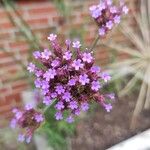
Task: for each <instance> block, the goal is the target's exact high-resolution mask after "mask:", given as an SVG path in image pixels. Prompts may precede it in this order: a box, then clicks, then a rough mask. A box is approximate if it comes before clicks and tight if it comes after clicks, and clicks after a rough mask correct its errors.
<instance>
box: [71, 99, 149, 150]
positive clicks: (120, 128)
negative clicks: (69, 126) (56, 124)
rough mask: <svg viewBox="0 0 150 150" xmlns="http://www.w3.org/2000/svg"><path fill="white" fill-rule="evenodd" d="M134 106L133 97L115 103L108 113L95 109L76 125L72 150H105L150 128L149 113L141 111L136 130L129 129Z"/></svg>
mask: <svg viewBox="0 0 150 150" xmlns="http://www.w3.org/2000/svg"><path fill="white" fill-rule="evenodd" d="M135 104H136V98H135V96H130V97H124V98H122V99H120V100H118V101H116V102H115V104H114V107H113V110H112V111H111V112H110V113H106V112H105V111H104V110H102V109H101V108H97V109H96V112H95V113H93V114H92V116H91V115H89V116H88V117H86V118H85V119H84V120H82V121H80V122H79V123H78V125H77V129H76V135H75V136H74V137H73V138H72V150H105V149H107V148H109V147H111V146H113V145H115V144H117V143H119V142H121V141H123V140H125V139H128V138H129V137H131V136H133V135H135V134H138V133H140V132H142V131H144V130H146V129H148V128H150V117H149V116H150V111H143V112H142V113H141V115H140V116H139V119H138V123H137V124H136V128H135V129H132V130H131V129H130V123H131V117H132V113H133V110H134V107H135Z"/></svg>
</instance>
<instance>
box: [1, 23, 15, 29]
mask: <svg viewBox="0 0 150 150" xmlns="http://www.w3.org/2000/svg"><path fill="white" fill-rule="evenodd" d="M0 28H1V29H5V30H8V29H14V28H15V26H14V25H13V24H12V23H11V22H4V23H0Z"/></svg>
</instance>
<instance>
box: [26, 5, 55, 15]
mask: <svg viewBox="0 0 150 150" xmlns="http://www.w3.org/2000/svg"><path fill="white" fill-rule="evenodd" d="M54 12H56V9H55V8H54V6H49V7H41V8H33V9H30V10H28V13H29V15H31V16H36V15H49V16H50V15H52V13H54Z"/></svg>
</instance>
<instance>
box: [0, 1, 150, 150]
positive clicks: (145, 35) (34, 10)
mask: <svg viewBox="0 0 150 150" xmlns="http://www.w3.org/2000/svg"><path fill="white" fill-rule="evenodd" d="M98 2H99V1H98V0H92V1H91V0H0V147H2V148H0V149H2V150H16V149H17V150H22V149H25V150H26V149H29V150H30V149H38V150H40V149H41V150H42V149H44V150H46V149H54V150H55V149H56V150H57V149H58V150H63V149H64V150H67V149H68V150H71V149H72V150H84V149H86V150H103V149H106V148H108V147H110V146H112V145H114V144H116V143H118V142H120V141H122V140H124V139H127V138H129V137H130V136H132V135H134V134H136V133H139V132H141V131H144V130H146V129H148V128H149V127H150V118H149V114H150V111H149V108H150V81H149V75H150V73H149V72H150V70H149V68H150V67H149V63H150V54H149V50H150V34H149V31H150V14H149V12H150V3H149V0H145V1H144V2H142V1H140V0H132V1H130V0H126V2H127V5H128V7H129V9H130V11H129V14H128V15H127V16H125V17H124V18H123V21H122V22H123V23H121V25H120V26H119V27H117V28H115V29H114V30H113V31H112V32H111V34H110V35H108V36H107V37H106V38H105V39H101V40H100V41H99V42H98V45H97V47H96V48H95V49H96V50H95V58H96V63H97V64H98V65H100V66H102V68H104V69H107V70H108V71H110V73H111V74H112V75H113V80H112V82H111V83H110V84H109V85H107V86H106V87H105V88H104V90H107V91H111V92H114V91H115V94H116V101H115V103H114V108H113V110H112V112H111V113H109V114H108V113H106V112H105V111H104V110H102V109H101V108H100V107H99V106H95V105H92V108H91V110H90V112H89V113H88V114H83V116H81V117H80V119H79V120H80V121H77V123H75V124H73V125H67V124H66V123H63V122H61V123H58V124H57V125H56V121H54V120H50V122H51V125H49V124H48V125H47V126H46V127H44V129H41V131H39V134H37V135H36V136H35V137H34V140H33V142H32V143H31V144H29V145H25V144H19V143H18V142H17V140H16V133H15V132H14V131H12V130H10V129H9V121H10V119H11V117H12V112H11V111H12V108H13V107H16V106H17V107H21V106H23V105H24V104H26V103H27V102H33V103H35V105H36V103H38V101H40V100H41V97H40V93H39V92H38V91H37V90H35V89H34V86H33V77H32V76H31V75H29V73H28V72H27V70H26V66H27V64H28V62H29V61H31V60H32V52H33V51H34V50H42V49H43V48H46V47H50V45H49V42H48V41H47V36H48V35H49V33H56V34H58V36H59V37H60V39H62V40H60V41H61V42H62V43H63V42H64V39H65V38H67V37H70V38H71V39H76V38H78V39H80V40H81V41H82V42H83V46H84V47H90V45H91V43H92V42H93V40H94V38H95V37H97V30H98V27H97V26H96V24H95V22H94V20H93V19H92V18H91V16H90V13H89V6H91V5H92V4H97V3H98ZM116 2H117V0H116ZM139 14H140V15H139ZM140 19H141V20H140ZM146 21H147V22H146ZM145 45H146V46H145ZM143 51H144V55H142V57H141V55H140V54H139V53H142V52H143ZM142 54H143V53H142ZM147 56H148V57H147ZM141 62H142V63H141ZM143 62H144V63H143ZM112 64H113V65H112ZM143 70H144V71H143ZM145 70H146V71H145ZM137 72H138V74H137ZM138 95H139V96H138ZM52 113H53V112H52ZM141 122H142V124H141ZM131 124H132V125H131ZM40 133H41V134H40ZM40 146H41V147H40ZM44 146H45V148H43V147H44Z"/></svg>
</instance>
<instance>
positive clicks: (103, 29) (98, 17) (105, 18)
mask: <svg viewBox="0 0 150 150" xmlns="http://www.w3.org/2000/svg"><path fill="white" fill-rule="evenodd" d="M89 9H90V13H91V16H92V17H93V18H94V20H95V21H96V23H97V25H98V26H99V35H100V37H104V36H105V35H106V34H107V33H108V31H109V30H111V29H112V28H113V27H114V26H115V25H117V24H119V23H120V20H121V16H122V15H123V14H127V13H128V11H129V10H128V7H127V6H126V5H125V4H124V2H123V0H120V5H119V6H116V5H114V4H113V0H101V1H100V3H99V4H98V5H93V6H91V7H90V8H89Z"/></svg>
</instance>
